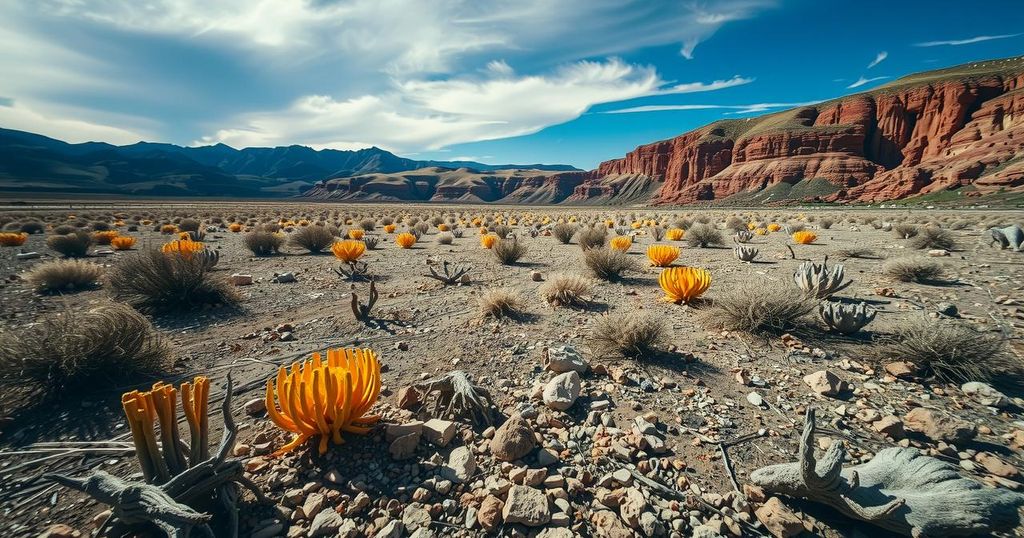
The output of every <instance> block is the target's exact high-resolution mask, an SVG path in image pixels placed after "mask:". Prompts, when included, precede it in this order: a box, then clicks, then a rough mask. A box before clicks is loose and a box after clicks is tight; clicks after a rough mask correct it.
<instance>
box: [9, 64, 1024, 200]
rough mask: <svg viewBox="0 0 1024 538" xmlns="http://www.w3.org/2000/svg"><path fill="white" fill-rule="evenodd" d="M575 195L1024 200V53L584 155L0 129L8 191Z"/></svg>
mask: <svg viewBox="0 0 1024 538" xmlns="http://www.w3.org/2000/svg"><path fill="white" fill-rule="evenodd" d="M5 191H6V192H7V193H13V192H19V193H40V192H51V193H62V194H137V195H148V196H165V195H178V196H232V197H268V196H269V197H274V196H276V197H286V196H304V197H307V198H313V199H329V200H378V201H435V202H444V201H459V202H499V203H576V204H627V203H628V204H644V205H646V204H669V205H679V204H694V203H723V204H738V205H739V204H742V205H750V204H764V203H790V202H794V201H797V202H842V203H848V202H857V203H861V202H880V201H889V200H898V199H904V198H908V197H910V198H913V197H922V199H936V200H954V201H956V200H963V199H965V198H975V197H987V199H989V200H995V201H996V202H999V201H1004V202H1007V203H1020V201H1021V200H1024V57H1014V58H1005V59H998V60H987V61H979V62H974V63H970V64H965V65H960V66H955V67H950V68H946V69H940V70H935V71H927V72H923V73H916V74H912V75H908V76H905V77H902V78H900V79H896V80H894V81H893V82H890V83H889V84H885V85H883V86H880V87H878V88H875V89H873V90H871V91H867V92H861V93H856V94H852V95H849V96H846V97H841V98H838V99H833V100H829V101H825V102H821V103H818V104H814V105H808V106H801V107H797V108H792V109H789V110H785V111H781V112H776V113H772V114H765V115H761V116H756V117H750V118H743V119H728V120H720V121H716V122H713V123H711V124H708V125H705V126H703V127H700V128H698V129H694V130H692V131H689V132H687V133H684V134H681V135H679V136H677V137H675V138H672V139H669V140H662V141H658V142H654V143H651V144H645V145H642V146H639V147H637V148H636V149H634V150H633V151H631V152H629V153H627V154H626V155H625V156H624V157H621V158H617V159H612V160H608V161H605V162H603V163H601V164H600V165H599V166H598V167H597V168H596V169H594V170H590V171H583V170H578V169H575V168H573V167H571V166H567V165H539V164H530V165H486V164H482V163H476V162H458V161H416V160H412V159H406V158H402V157H398V156H396V155H394V154H392V153H390V152H387V151H384V150H382V149H379V148H375V147H374V148H367V149H362V150H358V151H337V150H319V151H317V150H313V149H311V148H308V147H304V146H288V147H277V148H245V149H241V150H238V149H234V148H231V147H228V146H225V145H223V144H219V145H215V146H202V147H182V146H175V145H172V144H154V143H146V142H141V143H138V144H132V145H128V146H112V145H109V144H103V143H96V142H90V143H84V144H67V143H65V142H61V141H59V140H54V139H52V138H47V137H44V136H40V135H35V134H31V133H25V132H20V131H11V130H3V129H0V192H5Z"/></svg>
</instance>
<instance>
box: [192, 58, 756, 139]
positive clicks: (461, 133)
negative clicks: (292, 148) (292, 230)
mask: <svg viewBox="0 0 1024 538" xmlns="http://www.w3.org/2000/svg"><path fill="white" fill-rule="evenodd" d="M491 72H492V74H490V75H488V76H484V77H480V78H468V77H455V78H448V79H415V80H408V81H395V82H394V84H393V86H392V88H391V89H390V90H389V91H387V92H383V93H381V94H377V95H362V96H359V97H354V98H348V99H338V98H334V97H332V96H328V95H308V96H304V97H302V98H300V99H298V100H296V101H295V102H293V103H292V104H291V105H290V106H288V107H286V108H284V109H282V110H275V111H269V112H259V113H252V114H246V115H243V116H241V117H239V118H237V119H236V120H235V121H233V122H231V123H234V124H236V125H238V126H237V127H231V128H226V129H220V130H218V131H216V132H215V133H213V134H212V135H208V136H206V137H203V138H202V139H200V140H198V141H197V143H202V144H209V143H216V142H223V143H225V144H228V145H232V146H270V145H278V144H284V143H301V144H307V145H313V146H319V147H335V148H338V149H343V148H349V147H351V146H352V144H353V141H354V140H356V139H360V140H373V141H374V143H375V144H377V145H378V146H380V147H384V148H386V149H389V150H392V151H399V152H408V151H414V150H416V149H417V148H425V149H429V150H437V149H439V148H443V147H445V146H449V145H453V144H459V143H463V142H473V141H481V140H494V139H498V138H507V137H512V136H520V135H525V134H530V133H535V132H537V131H539V130H541V129H543V128H544V127H547V126H549V125H555V124H558V123H563V122H565V121H569V120H571V119H574V118H576V117H578V116H580V115H581V114H583V113H584V112H585V111H586V110H587V109H588V108H589V107H591V106H593V105H595V104H599V103H608V102H614V101H622V100H625V99H634V98H637V97H645V96H650V95H663V94H680V93H694V92H704V91H714V90H718V89H723V88H728V87H732V86H736V85H740V84H747V83H749V82H750V81H751V79H745V78H743V77H733V78H732V79H728V80H717V81H713V82H709V83H702V82H695V83H686V84H675V85H672V84H668V83H666V82H665V81H664V80H662V79H661V77H660V76H659V75H658V73H657V71H656V70H655V69H654V68H652V67H649V66H638V65H634V64H629V63H626V62H623V61H622V60H618V59H609V60H607V61H601V62H596V61H581V62H574V63H571V64H566V65H563V66H560V67H558V68H557V69H555V70H554V71H553V72H552V73H550V74H547V75H513V74H509V73H513V72H514V71H513V70H512V69H511V67H510V68H509V69H504V68H501V69H498V70H497V73H494V70H493V69H492V70H491Z"/></svg>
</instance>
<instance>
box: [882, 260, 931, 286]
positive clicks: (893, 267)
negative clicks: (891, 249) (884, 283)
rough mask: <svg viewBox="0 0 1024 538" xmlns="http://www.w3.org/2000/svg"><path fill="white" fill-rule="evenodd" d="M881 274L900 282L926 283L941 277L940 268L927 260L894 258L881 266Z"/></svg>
mask: <svg viewBox="0 0 1024 538" xmlns="http://www.w3.org/2000/svg"><path fill="white" fill-rule="evenodd" d="M882 272H883V273H885V274H887V275H889V276H890V277H891V278H894V279H896V280H898V281H900V282H918V283H926V282H930V281H934V280H935V279H937V278H939V277H940V276H942V266H941V265H939V264H938V263H936V262H933V261H932V260H929V259H927V258H913V257H906V258H894V259H891V260H889V261H887V262H885V263H884V264H882Z"/></svg>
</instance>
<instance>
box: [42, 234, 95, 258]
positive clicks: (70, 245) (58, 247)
mask: <svg viewBox="0 0 1024 538" xmlns="http://www.w3.org/2000/svg"><path fill="white" fill-rule="evenodd" d="M90 245H92V236H91V235H90V234H89V233H88V232H75V233H70V234H66V235H51V236H50V237H47V238H46V246H48V247H50V248H51V249H52V250H54V251H56V252H58V253H60V254H62V255H63V256H65V257H67V258H81V257H84V256H85V255H86V254H87V253H88V252H89V246H90Z"/></svg>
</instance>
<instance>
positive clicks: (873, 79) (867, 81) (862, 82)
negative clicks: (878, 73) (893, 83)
mask: <svg viewBox="0 0 1024 538" xmlns="http://www.w3.org/2000/svg"><path fill="white" fill-rule="evenodd" d="M887 78H889V77H884V76H883V77H871V78H865V77H864V76H863V75H862V76H861V77H860V78H858V79H857V81H856V82H854V83H853V84H850V85H849V86H847V88H851V89H852V88H860V87H861V86H863V85H865V84H870V83H872V82H876V81H879V80H885V79H887Z"/></svg>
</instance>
